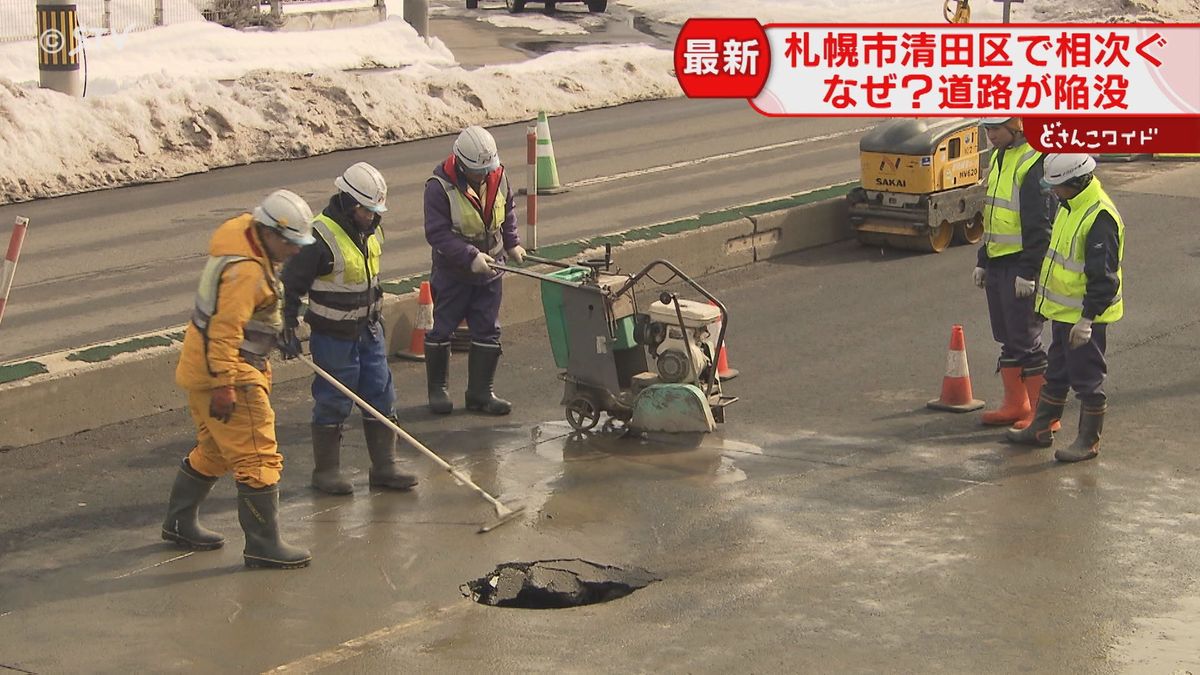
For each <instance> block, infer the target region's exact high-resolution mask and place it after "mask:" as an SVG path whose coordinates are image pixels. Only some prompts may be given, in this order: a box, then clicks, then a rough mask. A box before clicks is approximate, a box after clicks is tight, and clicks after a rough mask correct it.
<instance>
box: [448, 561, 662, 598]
mask: <svg viewBox="0 0 1200 675" xmlns="http://www.w3.org/2000/svg"><path fill="white" fill-rule="evenodd" d="M655 581H662V579H659V578H658V577H656V576H654V575H653V574H651V573H650V572H648V571H646V570H644V569H641V568H639V567H629V568H624V567H617V566H614V565H601V564H598V563H594V562H590V561H588V560H581V559H579V558H558V559H554V560H537V561H534V562H506V563H501V564H500V565H497V566H496V569H495V570H493V571H492V572H491V573H489V574H487V575H486V576H483V577H480V578H479V579H475V580H473V581H468V582H467V583H465V584H463V586H462V587H461V589H460V590H462V593H463V595H464V596H466V597H468V598H470V599H472V600H474V601H475V602H478V603H479V604H481V605H489V606H492V607H517V608H521V609H562V608H565V607H579V606H582V605H594V604H596V603H599V602H608V601H609V600H616V599H617V598H623V597H625V596H626V595H629V594H630V593H633V592H634V591H636V590H639V589H642V588H645V587H646V586H647V585H649V584H651V583H653V582H655Z"/></svg>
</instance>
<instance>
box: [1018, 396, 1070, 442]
mask: <svg viewBox="0 0 1200 675" xmlns="http://www.w3.org/2000/svg"><path fill="white" fill-rule="evenodd" d="M1065 407H1067V399H1066V398H1065V397H1063V398H1057V397H1055V396H1054V395H1052V394H1048V393H1046V390H1045V388H1043V389H1042V395H1041V398H1039V399H1038V404H1037V410H1036V411H1035V412H1034V413H1033V421H1032V422H1030V423H1029V426H1027V427H1025V428H1024V429H1009V430H1008V431H1007V432H1006V434H1005V437H1006V438H1008V440H1009V441H1011V442H1013V443H1020V444H1021V445H1036V446H1039V447H1043V448H1048V447H1050V445H1051V444H1052V443H1054V429H1053V428H1052V426H1053V424H1054V423H1055V422H1057V421H1058V420H1060V419H1062V414H1063V408H1065Z"/></svg>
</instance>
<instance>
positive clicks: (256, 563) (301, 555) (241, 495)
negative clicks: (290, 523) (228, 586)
mask: <svg viewBox="0 0 1200 675" xmlns="http://www.w3.org/2000/svg"><path fill="white" fill-rule="evenodd" d="M238 521H239V522H241V524H242V531H244V532H245V533H246V548H245V549H244V550H243V551H242V559H243V560H244V561H245V562H246V567H273V568H277V569H285V570H290V569H296V568H298V567H308V563H310V562H312V555H311V554H310V553H309V552H308V551H307V550H306V549H303V548H300V547H299V546H292V545H291V544H288V543H287V542H285V541H283V539H281V538H280V536H279V486H278V485H270V486H267V487H264V488H252V487H250V486H249V485H246V484H245V483H238Z"/></svg>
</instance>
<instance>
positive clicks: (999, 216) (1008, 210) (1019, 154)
mask: <svg viewBox="0 0 1200 675" xmlns="http://www.w3.org/2000/svg"><path fill="white" fill-rule="evenodd" d="M1001 152H1002V151H1000V150H996V151H995V152H993V153H992V157H991V159H990V160H989V162H990V165H991V166H990V170H989V171H988V184H987V195H986V196H985V197H984V201H983V240H984V242H985V245H986V247H987V255H988V257H989V258H999V257H1000V256H1005V255H1011V254H1013V253H1018V252H1020V251H1021V250H1022V246H1021V184H1022V183H1023V182H1024V181H1025V174H1027V173H1029V169H1030V168H1032V167H1033V165H1034V164H1036V163H1037V160H1038V157H1040V156H1041V154H1042V153H1040V152H1038V151H1037V150H1034V149H1033V148H1031V147H1030V146H1029V143H1028V142H1025V143H1022V144H1020V145H1018V146H1016V147H1010V148H1008V149H1006V150H1004V151H1003V153H1004V161H1003V162H1000V161H999V159H1000V153H1001ZM997 166H999V169H998V170H997Z"/></svg>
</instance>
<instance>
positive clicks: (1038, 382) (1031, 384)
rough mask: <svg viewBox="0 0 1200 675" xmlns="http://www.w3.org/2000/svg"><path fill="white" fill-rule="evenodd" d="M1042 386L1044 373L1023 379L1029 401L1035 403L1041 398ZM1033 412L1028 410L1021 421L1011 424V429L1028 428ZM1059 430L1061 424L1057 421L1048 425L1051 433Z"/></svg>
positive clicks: (1044, 378)
mask: <svg viewBox="0 0 1200 675" xmlns="http://www.w3.org/2000/svg"><path fill="white" fill-rule="evenodd" d="M1043 384H1046V374H1045V373H1038V374H1037V375H1029V376H1027V377H1026V378H1025V392H1026V394H1027V395H1028V397H1029V400H1030V401H1036V400H1038V399H1039V398H1041V396H1042V385H1043ZM1033 412H1034V411H1032V410H1030V411H1029V414H1028V415H1026V416H1025V417H1022V418H1021V419H1019V420H1017V421H1016V422H1013V425H1012V428H1013V429H1024V428H1025V427H1027V426H1029V425H1030V424H1031V423H1032V422H1033ZM1060 429H1062V422H1060V421H1059V420H1054V421H1053V422H1051V423H1050V430H1051V431H1058V430H1060Z"/></svg>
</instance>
